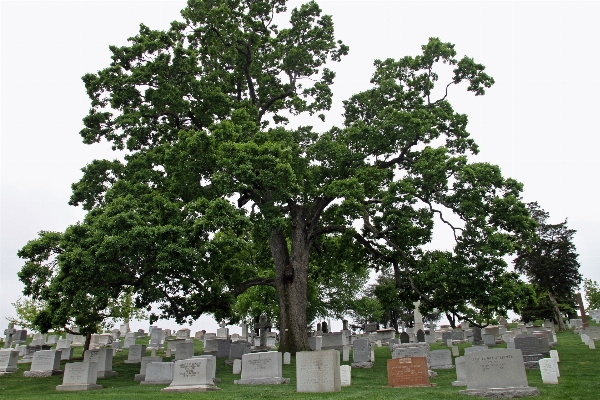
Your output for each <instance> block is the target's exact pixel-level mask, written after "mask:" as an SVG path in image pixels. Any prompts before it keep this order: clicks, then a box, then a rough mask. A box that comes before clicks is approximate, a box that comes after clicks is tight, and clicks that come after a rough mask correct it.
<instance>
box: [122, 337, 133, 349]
mask: <svg viewBox="0 0 600 400" xmlns="http://www.w3.org/2000/svg"><path fill="white" fill-rule="evenodd" d="M133 345H135V338H134V337H133V336H130V337H126V338H125V340H124V341H123V348H124V349H128V348H130V347H131V346H133Z"/></svg>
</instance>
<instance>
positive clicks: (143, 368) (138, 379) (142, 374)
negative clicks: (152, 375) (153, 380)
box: [133, 356, 163, 382]
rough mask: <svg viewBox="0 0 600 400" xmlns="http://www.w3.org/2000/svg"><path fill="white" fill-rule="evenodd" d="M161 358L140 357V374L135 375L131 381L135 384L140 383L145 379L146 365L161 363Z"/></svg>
mask: <svg viewBox="0 0 600 400" xmlns="http://www.w3.org/2000/svg"><path fill="white" fill-rule="evenodd" d="M162 360H163V359H162V357H156V356H150V357H142V362H141V364H140V373H139V374H135V376H134V377H133V380H134V381H135V382H142V381H144V380H145V379H146V369H147V368H148V364H150V363H153V362H156V363H160V362H162Z"/></svg>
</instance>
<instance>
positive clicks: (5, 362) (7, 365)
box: [0, 349, 19, 376]
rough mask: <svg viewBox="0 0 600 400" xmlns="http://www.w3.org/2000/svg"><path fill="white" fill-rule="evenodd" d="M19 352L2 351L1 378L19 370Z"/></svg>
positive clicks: (0, 362)
mask: <svg viewBox="0 0 600 400" xmlns="http://www.w3.org/2000/svg"><path fill="white" fill-rule="evenodd" d="M18 360H19V351H18V350H12V349H5V350H0V376H3V375H8V374H10V373H13V372H16V371H18V370H19V367H17V361H18Z"/></svg>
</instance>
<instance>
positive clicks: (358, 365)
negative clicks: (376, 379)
mask: <svg viewBox="0 0 600 400" xmlns="http://www.w3.org/2000/svg"><path fill="white" fill-rule="evenodd" d="M350 366H351V367H352V368H373V363H372V362H362V363H352V364H350Z"/></svg>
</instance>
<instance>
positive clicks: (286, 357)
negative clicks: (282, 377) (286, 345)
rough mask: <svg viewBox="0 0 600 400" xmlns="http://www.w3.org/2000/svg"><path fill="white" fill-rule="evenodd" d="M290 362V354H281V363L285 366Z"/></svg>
mask: <svg viewBox="0 0 600 400" xmlns="http://www.w3.org/2000/svg"><path fill="white" fill-rule="evenodd" d="M291 362H292V355H291V354H290V352H288V351H286V352H285V353H283V363H284V364H285V365H289V364H291Z"/></svg>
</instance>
